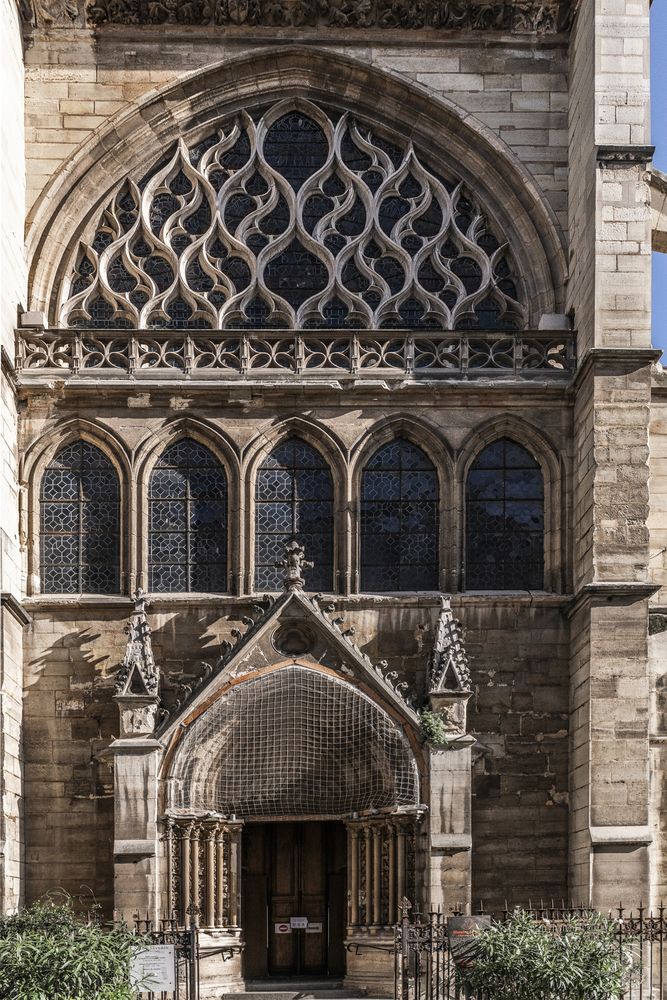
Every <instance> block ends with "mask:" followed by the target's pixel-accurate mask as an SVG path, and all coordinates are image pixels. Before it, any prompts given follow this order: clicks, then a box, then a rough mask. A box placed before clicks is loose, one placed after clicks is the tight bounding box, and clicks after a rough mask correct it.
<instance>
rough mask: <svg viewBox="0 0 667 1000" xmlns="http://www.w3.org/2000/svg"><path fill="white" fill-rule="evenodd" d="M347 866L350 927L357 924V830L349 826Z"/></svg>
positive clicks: (355, 827)
mask: <svg viewBox="0 0 667 1000" xmlns="http://www.w3.org/2000/svg"><path fill="white" fill-rule="evenodd" d="M347 865H348V869H347V871H348V876H347V877H348V899H349V904H348V921H349V924H350V926H351V927H356V926H357V924H358V923H359V828H358V827H357V826H352V825H349V826H348V828H347Z"/></svg>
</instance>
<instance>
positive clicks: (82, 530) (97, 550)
mask: <svg viewBox="0 0 667 1000" xmlns="http://www.w3.org/2000/svg"><path fill="white" fill-rule="evenodd" d="M40 568H41V581H42V592H43V593H45V594H63V593H64V594H90V593H94V594H114V593H117V592H118V589H119V569H120V487H119V483H118V476H117V475H116V471H115V469H114V467H113V465H112V464H111V462H110V461H109V459H108V458H107V457H106V455H105V454H104V453H103V452H102V451H100V449H99V448H96V447H95V446H94V445H92V444H89V443H88V442H87V441H75V442H74V443H73V444H70V445H67V446H66V447H65V448H62V449H61V450H60V451H59V452H58V454H57V455H56V456H55V457H54V458H53V460H52V462H51V464H50V465H49V467H48V468H47V469H46V471H45V472H44V475H43V476H42V484H41V492H40Z"/></svg>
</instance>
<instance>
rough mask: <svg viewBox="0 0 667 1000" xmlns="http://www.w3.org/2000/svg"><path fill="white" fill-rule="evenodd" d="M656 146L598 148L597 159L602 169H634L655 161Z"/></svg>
mask: <svg viewBox="0 0 667 1000" xmlns="http://www.w3.org/2000/svg"><path fill="white" fill-rule="evenodd" d="M654 153H655V146H598V147H597V150H596V159H597V162H598V164H599V166H601V167H607V166H609V167H634V166H636V165H637V164H640V165H642V164H648V163H650V162H651V160H652V159H653V154H654Z"/></svg>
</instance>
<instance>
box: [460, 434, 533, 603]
mask: <svg viewBox="0 0 667 1000" xmlns="http://www.w3.org/2000/svg"><path fill="white" fill-rule="evenodd" d="M465 583H466V589H467V590H542V588H543V587H544V483H543V478H542V470H541V469H540V466H539V464H538V462H537V461H536V460H535V458H533V456H532V455H531V454H530V452H529V451H527V450H526V449H525V448H523V447H522V446H521V445H520V444H517V443H516V442H515V441H511V440H510V439H509V438H502V439H501V440H499V441H494V442H493V444H490V445H487V447H486V448H484V449H483V450H482V451H481V452H480V453H479V455H478V456H477V458H476V459H475V461H474V462H473V464H472V466H471V468H470V471H469V473H468V480H467V483H466V570H465Z"/></svg>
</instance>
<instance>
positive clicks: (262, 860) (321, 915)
mask: <svg viewBox="0 0 667 1000" xmlns="http://www.w3.org/2000/svg"><path fill="white" fill-rule="evenodd" d="M242 843H243V878H242V887H243V899H242V922H243V937H244V939H245V968H244V974H245V977H246V979H261V978H266V977H274V976H285V977H293V976H334V977H339V976H342V975H344V973H345V949H344V943H343V941H344V937H345V924H346V912H345V911H346V905H345V901H346V838H345V827H344V826H343V824H342V823H324V822H323V823H316V822H304V823H280V822H276V823H248V824H247V825H246V826H245V827H244V830H243V841H242ZM292 918H302V919H301V921H296V922H297V923H303V918H306V920H307V922H308V926H307V927H296V926H293V925H294V923H295V921H294V920H292Z"/></svg>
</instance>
